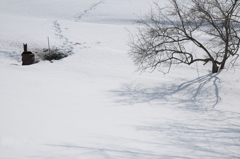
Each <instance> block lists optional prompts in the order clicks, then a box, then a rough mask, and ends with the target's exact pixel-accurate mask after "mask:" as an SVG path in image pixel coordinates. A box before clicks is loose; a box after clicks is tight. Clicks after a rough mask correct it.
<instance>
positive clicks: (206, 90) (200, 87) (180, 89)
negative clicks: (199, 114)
mask: <svg viewBox="0 0 240 159" xmlns="http://www.w3.org/2000/svg"><path fill="white" fill-rule="evenodd" d="M219 73H220V72H219ZM219 73H216V74H208V75H205V76H202V77H199V78H197V79H194V80H191V81H187V82H183V83H181V84H176V83H170V84H169V83H162V84H160V86H156V87H145V86H143V85H140V84H138V85H134V84H123V85H122V87H121V88H120V89H119V90H113V91H111V92H112V93H113V94H114V95H115V96H117V97H120V98H121V99H119V100H117V101H116V102H120V103H123V104H128V105H129V104H136V103H151V102H159V104H160V105H165V104H167V103H169V104H171V105H177V106H180V107H181V108H184V107H185V108H187V109H188V110H199V109H200V110H208V109H212V108H214V107H215V106H216V105H217V104H218V103H219V102H220V101H221V97H220V96H219V86H220V84H221V80H220V78H219V77H218V74H219Z"/></svg>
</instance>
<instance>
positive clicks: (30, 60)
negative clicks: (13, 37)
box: [22, 44, 35, 65]
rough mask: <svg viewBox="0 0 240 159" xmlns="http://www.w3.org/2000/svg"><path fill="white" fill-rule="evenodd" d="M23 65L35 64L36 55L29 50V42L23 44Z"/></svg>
mask: <svg viewBox="0 0 240 159" xmlns="http://www.w3.org/2000/svg"><path fill="white" fill-rule="evenodd" d="M23 50H24V52H23V53H22V65H31V64H34V61H35V56H34V54H33V53H32V52H31V51H27V44H23Z"/></svg>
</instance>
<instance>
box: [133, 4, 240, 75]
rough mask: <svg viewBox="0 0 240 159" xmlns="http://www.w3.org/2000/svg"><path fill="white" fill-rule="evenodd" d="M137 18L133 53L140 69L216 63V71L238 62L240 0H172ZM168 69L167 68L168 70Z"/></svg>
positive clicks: (214, 68)
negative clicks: (227, 63)
mask: <svg viewBox="0 0 240 159" xmlns="http://www.w3.org/2000/svg"><path fill="white" fill-rule="evenodd" d="M169 2H170V6H166V7H164V8H162V7H160V6H159V5H158V4H157V3H154V4H155V5H154V6H155V8H152V10H151V12H150V13H149V14H147V15H146V16H145V17H143V18H140V20H139V21H138V22H137V23H138V24H139V27H137V29H138V32H137V34H136V35H133V34H131V38H130V41H129V46H130V48H131V50H130V56H131V57H132V58H133V60H134V62H135V64H136V65H137V66H139V69H140V70H142V71H143V70H147V69H151V70H155V69H156V68H161V67H162V66H163V67H165V66H166V67H167V70H168V71H169V70H170V69H171V67H172V66H173V65H174V64H176V65H177V64H181V63H184V64H188V65H191V64H192V63H194V62H197V61H202V62H203V64H206V63H208V62H211V63H212V73H216V72H218V71H219V67H220V69H223V68H224V67H225V64H226V61H227V60H228V59H231V60H229V64H233V65H234V63H235V61H236V59H237V58H238V56H239V55H238V50H239V46H240V0H169ZM168 71H167V72H168Z"/></svg>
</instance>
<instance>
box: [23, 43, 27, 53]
mask: <svg viewBox="0 0 240 159" xmlns="http://www.w3.org/2000/svg"><path fill="white" fill-rule="evenodd" d="M23 50H24V52H27V44H23Z"/></svg>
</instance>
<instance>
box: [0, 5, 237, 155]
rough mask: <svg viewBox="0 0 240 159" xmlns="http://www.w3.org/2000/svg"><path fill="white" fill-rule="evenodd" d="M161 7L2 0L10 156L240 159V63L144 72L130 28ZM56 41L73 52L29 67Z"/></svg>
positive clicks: (1, 84) (0, 115) (4, 113)
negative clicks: (214, 69)
mask: <svg viewBox="0 0 240 159" xmlns="http://www.w3.org/2000/svg"><path fill="white" fill-rule="evenodd" d="M153 1H154V0H61V1H60V0H31V1H30V0H21V1H19V0H0V22H1V23H0V79H1V80H0V159H33V158H39V159H90V158H91V159H92V158H94V159H95V158H96V159H203V158H204V159H205V158H206V159H234V158H240V98H239V92H240V85H239V83H240V81H239V80H240V70H239V69H240V65H239V64H240V63H239V61H238V66H236V67H235V69H232V70H223V71H222V72H220V73H218V74H210V71H211V70H210V67H211V66H210V65H208V66H204V67H203V66H202V65H201V63H198V67H199V68H198V69H199V75H200V76H199V78H198V73H197V69H196V65H192V66H180V67H179V68H175V69H173V70H172V71H171V72H170V74H167V75H163V74H161V73H160V72H153V73H147V72H146V73H142V74H140V73H139V72H135V71H136V67H135V66H134V65H133V63H132V61H131V59H130V58H129V56H128V54H127V52H128V51H129V47H128V45H127V41H128V31H127V30H129V31H132V32H134V26H133V25H132V24H133V21H134V20H136V19H138V16H141V15H143V14H145V13H146V12H148V11H149V9H150V6H151V4H152V2H153ZM159 3H161V4H164V3H166V1H164V0H160V1H159ZM47 37H49V39H50V45H51V47H52V48H58V49H60V50H62V51H64V52H68V51H70V52H71V55H70V56H68V57H67V58H64V59H62V60H59V61H53V63H50V62H48V61H40V62H39V63H37V64H34V65H30V66H22V65H21V53H22V52H23V48H22V44H23V43H27V44H28V50H30V51H36V50H41V49H43V48H47V47H48V42H47Z"/></svg>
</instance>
